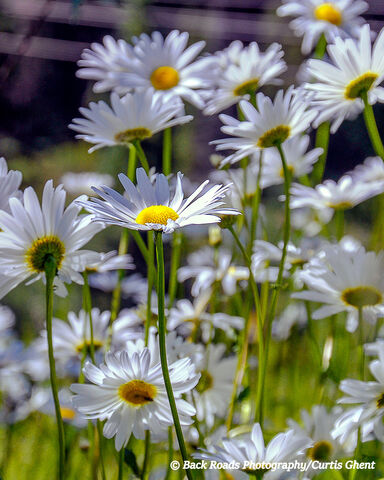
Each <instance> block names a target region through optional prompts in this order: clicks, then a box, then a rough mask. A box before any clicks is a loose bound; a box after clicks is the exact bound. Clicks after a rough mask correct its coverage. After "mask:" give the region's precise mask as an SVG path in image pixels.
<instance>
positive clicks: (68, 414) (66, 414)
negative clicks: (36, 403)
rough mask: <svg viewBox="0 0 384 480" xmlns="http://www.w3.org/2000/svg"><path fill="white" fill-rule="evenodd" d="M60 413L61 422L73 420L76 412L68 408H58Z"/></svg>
mask: <svg viewBox="0 0 384 480" xmlns="http://www.w3.org/2000/svg"><path fill="white" fill-rule="evenodd" d="M60 412H61V416H62V418H63V420H73V419H74V418H75V416H76V412H75V411H74V410H73V409H72V408H70V407H60Z"/></svg>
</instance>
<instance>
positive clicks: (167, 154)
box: [163, 127, 172, 177]
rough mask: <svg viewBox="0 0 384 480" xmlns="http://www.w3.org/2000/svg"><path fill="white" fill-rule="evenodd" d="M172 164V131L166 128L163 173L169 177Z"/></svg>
mask: <svg viewBox="0 0 384 480" xmlns="http://www.w3.org/2000/svg"><path fill="white" fill-rule="evenodd" d="M171 162H172V129H171V128H170V127H169V128H166V129H165V130H164V133H163V173H164V175H165V176H166V177H167V176H168V175H170V173H171V171H172V170H171Z"/></svg>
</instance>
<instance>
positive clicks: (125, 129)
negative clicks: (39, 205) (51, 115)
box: [69, 88, 193, 153]
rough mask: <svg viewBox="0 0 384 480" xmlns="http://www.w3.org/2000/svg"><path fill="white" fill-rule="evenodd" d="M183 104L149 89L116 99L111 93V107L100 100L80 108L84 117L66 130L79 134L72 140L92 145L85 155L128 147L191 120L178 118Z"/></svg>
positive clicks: (188, 117)
mask: <svg viewBox="0 0 384 480" xmlns="http://www.w3.org/2000/svg"><path fill="white" fill-rule="evenodd" d="M183 109H184V107H183V104H182V103H180V102H179V101H178V100H177V99H173V100H172V99H171V100H167V101H165V100H164V99H163V98H162V97H161V95H159V94H158V93H155V92H154V91H153V89H151V88H149V89H148V90H145V91H141V92H134V93H132V94H131V93H128V94H127V95H125V96H124V97H122V98H120V97H119V96H118V95H117V94H116V93H112V94H111V107H109V106H108V105H107V104H106V103H105V102H104V101H100V102H97V103H95V102H91V103H90V104H89V108H80V113H81V114H82V115H83V116H84V117H85V118H74V119H73V120H72V121H73V123H71V124H70V125H69V128H71V129H72V130H75V131H76V132H79V134H78V135H76V138H80V139H82V140H85V141H86V142H88V143H93V144H94V145H95V146H94V147H91V148H90V149H89V153H92V152H93V151H94V150H97V149H99V148H102V147H110V146H113V145H129V144H130V143H132V142H133V141H135V140H145V139H146V138H151V137H152V136H153V135H155V134H156V133H158V132H160V131H162V130H164V129H166V128H169V127H173V126H175V125H182V124H184V123H187V122H190V121H191V120H192V118H193V117H192V116H191V115H182V113H183Z"/></svg>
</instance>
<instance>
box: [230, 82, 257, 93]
mask: <svg viewBox="0 0 384 480" xmlns="http://www.w3.org/2000/svg"><path fill="white" fill-rule="evenodd" d="M258 86H259V79H258V78H253V79H252V80H247V81H246V82H244V83H241V84H240V85H238V86H237V87H236V88H235V89H234V90H233V93H234V95H236V97H241V96H243V95H247V93H248V94H251V93H254V92H255V91H256V90H257V88H258Z"/></svg>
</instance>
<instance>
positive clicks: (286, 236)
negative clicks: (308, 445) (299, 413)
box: [259, 144, 291, 424]
mask: <svg viewBox="0 0 384 480" xmlns="http://www.w3.org/2000/svg"><path fill="white" fill-rule="evenodd" d="M276 148H277V149H278V151H279V153H280V157H281V162H282V165H283V171H284V195H285V221H284V236H283V241H284V244H283V251H282V253H281V259H280V264H279V272H278V275H277V281H276V284H275V286H274V290H273V294H272V300H271V308H270V310H269V315H268V317H267V325H266V330H267V331H266V334H265V344H264V348H265V350H264V354H265V358H264V361H263V371H262V380H261V382H262V385H261V392H260V399H259V402H260V410H261V414H260V415H261V417H260V424H262V419H263V410H262V405H263V396H264V388H265V377H266V373H267V364H268V354H269V344H270V339H271V333H272V322H273V319H274V318H275V312H276V306H277V299H278V297H279V292H280V290H281V287H282V280H283V273H284V264H285V259H286V257H287V248H288V243H289V237H290V233H291V211H290V206H289V202H290V187H291V172H290V171H289V169H288V166H287V162H286V159H285V155H284V151H283V148H282V146H281V144H280V145H277V146H276Z"/></svg>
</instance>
